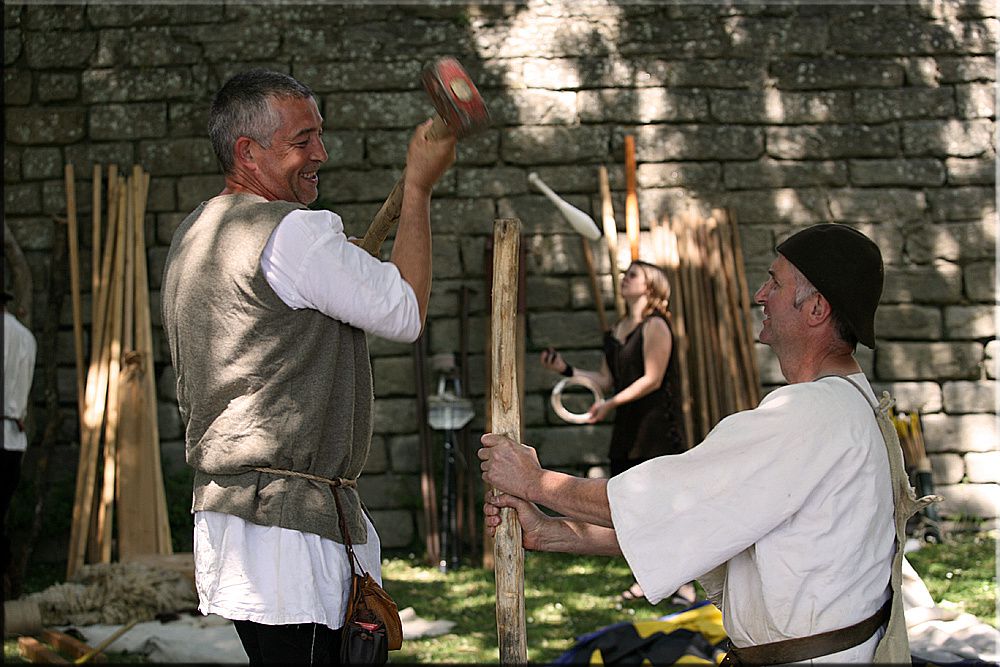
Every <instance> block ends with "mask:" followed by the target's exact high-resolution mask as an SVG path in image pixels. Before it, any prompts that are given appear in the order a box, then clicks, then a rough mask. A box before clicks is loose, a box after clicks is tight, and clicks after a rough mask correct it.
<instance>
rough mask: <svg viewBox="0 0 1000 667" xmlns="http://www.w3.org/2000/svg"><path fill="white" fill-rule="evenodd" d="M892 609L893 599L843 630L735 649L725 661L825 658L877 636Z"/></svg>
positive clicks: (767, 662) (745, 662)
mask: <svg viewBox="0 0 1000 667" xmlns="http://www.w3.org/2000/svg"><path fill="white" fill-rule="evenodd" d="M891 609H892V596H889V599H888V600H886V601H885V604H883V605H882V608H881V609H879V610H878V611H877V612H875V613H874V614H873V615H871V616H869V617H868V618H866V619H865V620H863V621H861V622H859V623H855V624H854V625H851V626H848V627H846V628H840V629H839V630H830V631H829V632H821V633H819V634H817V635H810V636H808V637H797V638H795V639H786V640H784V641H780V642H771V643H770V644H758V645H757V646H747V647H745V648H736V647H732V648H730V649H729V652H728V653H726V657H725V658H724V659H723V660H722V664H723V665H780V664H784V663H787V662H802V661H804V660H811V659H812V658H818V657H820V656H824V655H831V654H833V653H840V652H841V651H846V650H847V649H849V648H854V647H855V646H857V645H858V644H861V643H862V642H864V641H865V640H867V639H868V638H869V637H871V636H872V635H874V634H875V631H876V630H878V629H879V628H880V627H881V626H882V625H883V624H885V622H886V621H888V620H889V612H890V611H891Z"/></svg>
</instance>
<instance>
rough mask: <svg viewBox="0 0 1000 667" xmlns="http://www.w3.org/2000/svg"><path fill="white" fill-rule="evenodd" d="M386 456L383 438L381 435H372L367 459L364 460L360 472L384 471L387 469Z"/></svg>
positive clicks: (368, 473) (373, 473) (376, 472)
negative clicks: (362, 468) (362, 469)
mask: <svg viewBox="0 0 1000 667" xmlns="http://www.w3.org/2000/svg"><path fill="white" fill-rule="evenodd" d="M388 463H389V460H388V457H387V455H386V442H385V438H384V437H382V436H378V435H376V436H373V437H372V442H371V447H369V449H368V460H367V461H365V467H364V471H363V473H362V474H364V475H376V474H378V473H383V472H386V470H387V469H388Z"/></svg>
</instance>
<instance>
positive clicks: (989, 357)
mask: <svg viewBox="0 0 1000 667" xmlns="http://www.w3.org/2000/svg"><path fill="white" fill-rule="evenodd" d="M984 365H985V366H986V377H988V378H989V379H991V380H996V379H997V370H998V365H1000V342H998V341H996V340H991V341H990V342H988V343H986V361H985V362H984Z"/></svg>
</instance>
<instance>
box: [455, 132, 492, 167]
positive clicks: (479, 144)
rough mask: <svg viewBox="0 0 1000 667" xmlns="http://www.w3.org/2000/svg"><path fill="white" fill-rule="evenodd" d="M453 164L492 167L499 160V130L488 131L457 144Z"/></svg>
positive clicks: (466, 138)
mask: <svg viewBox="0 0 1000 667" xmlns="http://www.w3.org/2000/svg"><path fill="white" fill-rule="evenodd" d="M456 154H457V155H456V158H455V164H457V165H459V166H464V165H493V164H496V163H497V162H498V161H499V159H500V130H499V129H496V130H489V131H486V132H481V133H479V134H476V135H473V136H471V137H465V138H464V139H462V140H461V141H460V142H458V148H457V150H456Z"/></svg>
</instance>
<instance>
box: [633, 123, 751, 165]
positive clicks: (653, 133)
mask: <svg viewBox="0 0 1000 667" xmlns="http://www.w3.org/2000/svg"><path fill="white" fill-rule="evenodd" d="M635 136H636V139H635V144H636V149H635V150H636V159H637V160H639V161H640V162H665V161H670V160H752V159H756V158H758V157H760V156H761V155H763V152H764V136H763V133H762V132H761V130H760V128H757V127H741V126H736V125H728V126H722V125H669V126H667V125H643V126H640V127H638V128H636V131H635Z"/></svg>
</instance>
